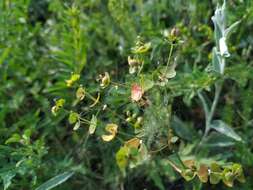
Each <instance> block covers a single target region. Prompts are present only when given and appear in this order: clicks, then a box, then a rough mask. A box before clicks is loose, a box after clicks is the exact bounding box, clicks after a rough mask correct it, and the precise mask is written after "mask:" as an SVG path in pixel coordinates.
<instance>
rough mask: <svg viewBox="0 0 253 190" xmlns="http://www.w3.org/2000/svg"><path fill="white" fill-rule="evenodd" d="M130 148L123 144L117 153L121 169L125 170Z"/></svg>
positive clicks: (117, 160)
mask: <svg viewBox="0 0 253 190" xmlns="http://www.w3.org/2000/svg"><path fill="white" fill-rule="evenodd" d="M128 154H129V148H127V147H126V146H122V147H121V148H120V149H119V150H118V152H117V153H116V162H117V165H118V166H119V168H120V170H121V171H124V170H125V168H126V167H127V164H128Z"/></svg>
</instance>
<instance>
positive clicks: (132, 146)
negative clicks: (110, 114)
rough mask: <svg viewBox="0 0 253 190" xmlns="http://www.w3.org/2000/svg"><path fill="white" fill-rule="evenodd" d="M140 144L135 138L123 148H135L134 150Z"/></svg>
mask: <svg viewBox="0 0 253 190" xmlns="http://www.w3.org/2000/svg"><path fill="white" fill-rule="evenodd" d="M140 144H141V140H140V139H138V138H136V137H135V138H132V139H130V140H128V141H126V142H125V146H127V147H129V148H136V149H138V148H139V146H140Z"/></svg>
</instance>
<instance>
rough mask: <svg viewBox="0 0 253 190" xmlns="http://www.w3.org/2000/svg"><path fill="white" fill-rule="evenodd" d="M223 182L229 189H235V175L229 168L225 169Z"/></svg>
mask: <svg viewBox="0 0 253 190" xmlns="http://www.w3.org/2000/svg"><path fill="white" fill-rule="evenodd" d="M222 181H223V183H224V184H225V185H227V186H228V187H233V185H234V175H233V173H232V171H230V169H228V168H225V169H224V171H223V177H222Z"/></svg>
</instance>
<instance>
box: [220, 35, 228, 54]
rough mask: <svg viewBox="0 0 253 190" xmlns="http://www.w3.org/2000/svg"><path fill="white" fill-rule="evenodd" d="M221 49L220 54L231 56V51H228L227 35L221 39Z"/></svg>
mask: <svg viewBox="0 0 253 190" xmlns="http://www.w3.org/2000/svg"><path fill="white" fill-rule="evenodd" d="M219 49H220V54H221V56H222V57H229V56H230V53H229V52H228V46H227V43H226V38H225V37H222V38H220V39H219Z"/></svg>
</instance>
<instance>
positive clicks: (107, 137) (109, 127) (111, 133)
mask: <svg viewBox="0 0 253 190" xmlns="http://www.w3.org/2000/svg"><path fill="white" fill-rule="evenodd" d="M105 130H106V131H107V132H108V133H109V134H108V135H102V139H103V141H106V142H109V141H111V140H113V139H114V137H115V136H116V134H117V130H118V125H116V124H113V123H111V124H107V125H106V127H105Z"/></svg>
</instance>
